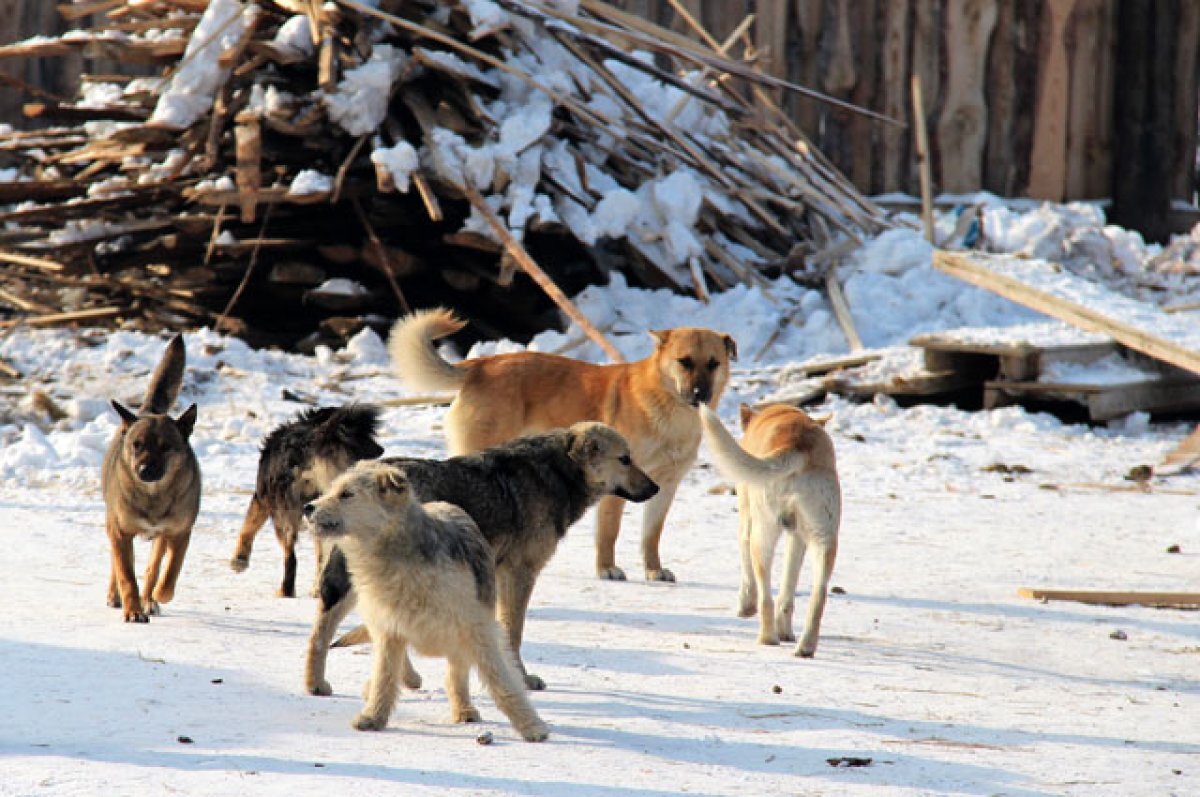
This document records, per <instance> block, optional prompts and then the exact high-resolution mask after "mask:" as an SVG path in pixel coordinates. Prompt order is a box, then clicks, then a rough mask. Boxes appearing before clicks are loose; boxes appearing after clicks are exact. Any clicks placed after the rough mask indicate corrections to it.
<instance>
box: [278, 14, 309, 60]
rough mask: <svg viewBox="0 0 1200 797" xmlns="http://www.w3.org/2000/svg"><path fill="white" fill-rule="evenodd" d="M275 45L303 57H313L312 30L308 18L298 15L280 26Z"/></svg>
mask: <svg viewBox="0 0 1200 797" xmlns="http://www.w3.org/2000/svg"><path fill="white" fill-rule="evenodd" d="M275 44H276V45H277V46H279V47H282V48H284V49H287V50H294V51H296V52H297V53H300V54H301V55H312V54H313V40H312V28H311V27H310V26H309V22H308V16H307V15H305V14H296V15H295V16H293V17H290V18H289V19H288V21H287V22H284V23H283V24H282V25H280V26H279V30H278V31H276V32H275Z"/></svg>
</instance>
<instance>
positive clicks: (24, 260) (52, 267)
mask: <svg viewBox="0 0 1200 797" xmlns="http://www.w3.org/2000/svg"><path fill="white" fill-rule="evenodd" d="M0 262H2V263H12V264H13V265H14V266H29V267H30V268H36V269H41V270H42V271H62V270H63V269H64V268H66V266H64V265H63V264H62V263H56V262H55V261H53V260H47V259H45V258H42V257H29V256H28V255H19V254H17V253H16V252H0Z"/></svg>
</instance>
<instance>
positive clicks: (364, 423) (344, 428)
mask: <svg viewBox="0 0 1200 797" xmlns="http://www.w3.org/2000/svg"><path fill="white" fill-rule="evenodd" d="M378 428H379V409H378V408H376V407H370V406H353V405H352V406H348V407H318V408H316V409H310V410H305V411H304V412H301V413H300V414H298V415H297V416H296V417H295V418H293V419H292V420H290V421H288V422H286V423H283V424H281V425H279V426H278V427H276V428H275V429H274V430H273V431H272V432H271V433H270V434H269V435H267V437H266V438H265V439H264V440H263V445H262V451H261V453H260V454H259V457H258V479H257V481H256V483H255V487H254V495H253V497H251V499H250V505H249V506H248V507H246V517H245V519H244V520H243V521H242V530H241V532H240V533H239V534H238V538H237V545H236V547H235V548H234V552H233V558H232V559H230V560H229V566H230V567H231V568H232V569H233V570H234V571H235V572H238V573H241V572H243V571H245V570H246V568H248V567H249V566H250V552H251V549H252V548H253V547H254V538H255V536H256V535H257V534H258V531H259V529H261V528H262V527H263V524H264V523H266V522H267V518H268V517H269V518H270V519H271V523H272V525H274V527H275V536H276V538H277V539H278V540H279V546H280V547H281V548H282V549H283V581H282V582H281V583H280V585H279V590H278V593H277V594H278V595H279V596H280V597H284V598H294V597H295V596H296V538H297V536H298V535H299V533H300V529H301V528H302V527H303V526H304V516H303V510H304V505H305V504H307V503H308V502H309V501H312V500H313V499H314V498H316V497H317V496H318V495H320V494H321V493H323V492H324V491H325V490H326V489H328V487H329V485H330V484H331V483H332V482H333V480H334V478H336V477H337V476H338V475H339V474H340V473H341V472H342V471H344V470H346V469H347V468H349V467H350V466H351V465H353V464H354V463H355V462H358V461H359V460H363V459H376V458H378V457H380V456H382V455H383V446H381V445H379V443H378V442H376V440H375V434H376V432H377V431H378ZM316 549H317V569H316V577H315V584H316V585H317V586H314V590H313V592H314V594H316V593H317V590H318V587H319V584H320V576H321V569H322V568H323V567H324V564H325V557H324V550H323V547H322V546H321V544H320V540H319V539H317V545H316Z"/></svg>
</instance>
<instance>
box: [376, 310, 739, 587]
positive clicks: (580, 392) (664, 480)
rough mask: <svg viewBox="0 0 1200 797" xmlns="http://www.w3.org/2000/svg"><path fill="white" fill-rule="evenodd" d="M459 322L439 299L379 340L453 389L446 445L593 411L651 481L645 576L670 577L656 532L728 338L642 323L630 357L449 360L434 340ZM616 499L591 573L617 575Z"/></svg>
mask: <svg viewBox="0 0 1200 797" xmlns="http://www.w3.org/2000/svg"><path fill="white" fill-rule="evenodd" d="M464 325H465V322H463V321H461V320H459V319H458V318H456V317H455V316H454V315H453V314H452V313H451V312H449V311H448V310H443V309H435V310H426V311H421V312H418V313H414V314H412V315H410V316H408V317H406V318H403V319H401V320H400V321H398V322H397V323H396V326H395V327H394V328H393V329H392V333H391V338H390V340H389V341H388V350H389V351H390V353H391V356H392V363H393V365H394V366H395V369H396V373H397V375H398V377H399V378H400V379H401V381H403V382H404V383H405V384H406V385H408V386H409V387H411V388H413V389H416V390H453V391H457V392H458V395H457V396H456V397H455V399H454V403H453V404H451V405H450V410H449V412H448V413H447V415H446V441H447V444H448V446H449V448H450V453H451V454H465V453H468V452H472V451H479V450H481V449H483V448H486V447H488V446H492V445H496V444H498V443H502V442H504V441H506V440H509V439H511V438H514V437H516V436H518V435H521V434H526V433H529V432H542V431H547V430H550V429H555V428H558V427H565V426H570V425H571V424H573V423H575V422H577V421H587V420H591V421H601V422H603V423H606V424H608V425H609V426H612V427H614V428H615V429H616V430H617V431H618V432H620V433H621V434H622V435H624V437H625V439H626V440H628V441H629V448H630V453H631V454H632V456H633V460H634V461H635V462H637V463H638V465H640V466H641V467H642V469H643V470H645V471H646V473H647V474H649V476H650V478H652V479H653V480H654V481H655V482H656V483H657V484H658V486H659V488H660V489H659V493H658V495H657V496H655V497H654V498H653V499H651V500H650V501H647V502H646V506H645V510H644V512H643V515H642V560H643V563H644V565H645V569H646V578H647V580H651V581H674V580H675V576H674V574H673V573H671V571H670V570H668V569H666V568H664V567H663V566H662V561H661V559H660V558H659V551H658V547H659V540H660V538H661V537H662V530H663V523H664V521H665V520H666V517H667V510H668V509H669V508H670V506H671V500H672V499H673V498H674V497H675V490H676V488H678V486H679V482H680V481H681V480H682V479H683V476H684V474H685V473H687V470H688V468H690V467H691V466H692V463H693V462H695V461H696V454H697V452H698V451H699V448H700V419H699V417H698V416H697V414H696V407H697V406H698V405H700V404H703V403H710V404H714V405H715V404H716V403H717V401H719V400H720V398H721V393H722V392H723V391H724V390H725V384H726V382H728V380H729V362H730V360H732V359H734V358H736V356H737V347H736V345H735V344H734V342H733V338H731V337H730V336H728V335H723V334H720V333H717V332H713V331H711V330H708V329H698V328H692V327H687V328H681V329H669V330H657V331H653V332H651V334H652V335H653V336H654V338H655V340H656V342H657V346H656V347H655V350H654V353H653V354H651V355H650V356H649V357H647V358H645V359H643V360H638V361H637V362H632V363H621V364H617V365H594V364H592V363H587V362H582V361H579V360H572V359H570V358H567V357H559V356H557V355H553V354H540V353H537V352H519V353H515V354H499V355H496V356H493V357H480V358H478V359H474V360H467V361H465V362H462V363H458V364H451V363H449V362H447V361H446V360H444V359H443V358H442V357H441V356H440V355H439V354H438V353H437V352H436V351H435V350H434V348H433V343H432V342H433V341H434V340H437V339H439V338H443V337H445V336H447V335H450V334H452V333H454V332H457V331H458V330H460V329H462V327H463V326H464ZM623 508H624V501H623V500H621V499H620V498H617V497H611V496H610V497H608V498H604V499H603V500H601V501H600V504H599V506H598V508H597V511H596V573H597V575H599V576H600V577H601V578H607V579H613V580H623V579H624V578H625V573H624V571H622V570H621V568H619V567H617V563H616V553H615V549H616V543H617V535H618V534H619V533H620V530H621V512H622V509H623Z"/></svg>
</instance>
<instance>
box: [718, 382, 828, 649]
mask: <svg viewBox="0 0 1200 797" xmlns="http://www.w3.org/2000/svg"><path fill="white" fill-rule="evenodd" d="M741 415H742V428H743V429H744V430H745V432H746V434H745V437H743V438H742V445H741V446H739V445H738V444H737V442H736V441H735V440H734V439H733V437H732V436H731V435H730V434H729V432H728V431H727V430H726V429H725V427H724V426H723V425H722V424H721V420H720V419H719V418H718V417H717V414H716V413H715V412H713V411H712V410H710V409H708V408H707V407H702V408H701V410H700V417H701V420H702V421H703V423H704V432H705V439H707V440H708V444H709V447H710V448H711V449H712V452H713V458H714V459H715V460H716V462H717V467H719V468H720V469H721V471H722V472H723V473H724V474H725V475H726V476H728V477H729V478H731V479H733V480H734V481H736V482H737V495H738V524H739V529H738V542H739V544H740V547H741V551H742V587H741V591H740V593H739V596H738V597H739V601H738V603H739V606H738V616H739V617H753V616H754V613H755V611H757V612H758V613H759V624H760V625H759V633H758V641H759V642H760V643H762V644H764V645H778V644H779V642H780V641H781V640H782V641H784V642H791V641H793V640H795V638H796V636H795V634H794V633H793V632H792V610H793V606H794V603H795V594H796V579H797V578H798V577H799V575H800V565H801V564H803V563H804V554H805V551H806V550H807V549H808V548H809V547H811V548H812V549H813V586H812V594H811V595H810V596H809V599H808V616H807V618H806V619H805V624H804V636H802V637H801V638H800V643H799V644H798V645H797V646H796V655H797V656H803V657H805V658H810V657H811V656H812V655H813V654H814V653H816V651H817V636H818V635H819V634H820V632H821V616H822V615H823V614H824V612H825V598H826V595H827V593H828V590H829V577H830V575H832V573H833V563H834V560H835V559H837V549H838V526H839V525H840V523H841V517H842V492H841V487H840V485H839V483H838V474H837V461H836V459H835V457H834V452H833V441H832V440H831V439H830V438H829V435H828V434H826V433H825V430H824V429H823V428H821V425H820V424H819V423H817V422H816V421H814V420H813V419H812V418H810V417H809V416H808V415H806V414H805V413H804V412H803V411H802V410H799V409H796V408H795V407H789V406H786V405H783V404H771V405H768V406H767V407H765V408H764V409H762V410H761V411H759V412H756V411H754V410H753V409H751V408H750V407H748V406H746V405H745V404H743V405H742V407H741ZM785 532H786V533H787V535H788V546H787V553H786V555H785V558H784V568H783V583H782V584H781V585H780V587H779V604H778V606H776V605H774V603H773V602H772V600H771V561H772V559H773V558H774V555H775V543H776V542H778V541H779V536H780V535H781V534H784V533H785ZM756 603H757V605H756Z"/></svg>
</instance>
